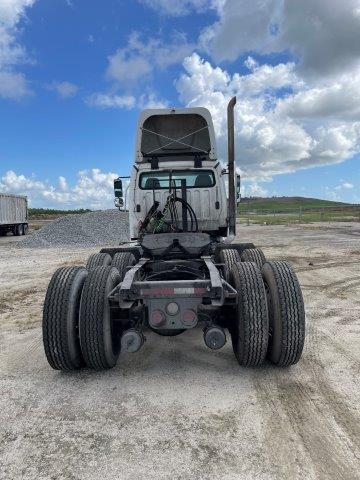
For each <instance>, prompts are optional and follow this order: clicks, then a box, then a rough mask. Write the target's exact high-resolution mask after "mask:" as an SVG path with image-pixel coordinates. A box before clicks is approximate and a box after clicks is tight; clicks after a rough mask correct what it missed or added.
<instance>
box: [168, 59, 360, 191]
mask: <svg viewBox="0 0 360 480" xmlns="http://www.w3.org/2000/svg"><path fill="white" fill-rule="evenodd" d="M246 63H247V66H248V67H250V68H251V72H250V73H249V74H248V75H239V74H235V75H232V76H231V75H229V74H228V73H227V72H226V71H225V70H223V69H221V68H219V67H213V66H212V65H211V64H210V63H209V62H205V61H204V60H202V59H201V58H200V57H199V56H198V55H197V54H193V55H191V56H190V57H188V58H186V59H185V61H184V68H185V71H186V73H185V74H183V75H181V76H180V78H179V79H178V81H177V82H176V87H177V89H178V92H179V94H180V99H181V100H182V101H183V102H184V103H185V104H187V105H188V106H205V107H207V108H209V110H210V111H211V112H212V115H213V120H214V124H215V130H216V133H217V140H218V150H219V155H220V158H221V159H223V160H224V159H225V158H226V142H227V137H226V106H227V102H228V100H229V99H230V98H231V97H232V96H233V95H237V97H238V103H237V106H236V110H235V118H236V151H237V158H238V159H239V166H240V168H241V170H242V173H243V176H244V178H247V179H252V180H254V181H256V182H258V181H263V180H266V179H269V178H271V177H272V176H273V175H276V174H279V173H285V172H294V171H296V170H299V169H304V168H310V167H314V166H319V165H325V164H332V163H340V162H342V161H344V160H345V159H347V158H349V157H351V156H353V155H354V154H355V153H357V152H359V151H360V122H358V121H350V120H347V119H346V118H344V115H343V113H344V112H340V113H339V112H337V111H335V110H336V109H334V112H333V115H331V114H330V112H329V115H328V118H327V119H326V121H322V122H321V123H320V122H316V121H314V119H313V110H312V108H313V103H312V102H310V103H309V105H310V107H309V108H308V109H306V108H304V111H303V114H302V118H301V120H302V121H301V123H300V122H299V121H298V115H295V114H294V112H293V111H291V109H290V106H291V105H292V104H293V103H296V102H300V100H301V99H302V98H303V97H302V95H303V96H304V97H306V95H308V94H309V89H308V87H307V86H306V84H305V83H304V82H303V81H302V80H300V79H299V78H298V76H297V74H296V72H295V66H294V64H293V63H287V64H279V65H276V66H271V65H262V66H258V65H257V64H256V62H254V61H252V60H249V59H248V60H247V61H246ZM284 87H288V88H289V90H290V92H291V91H295V92H294V93H289V94H288V96H287V97H286V99H285V100H281V98H280V99H279V98H278V95H279V92H281V89H282V88H284ZM345 90H346V89H345ZM280 96H281V95H280ZM305 103H306V102H305ZM338 113H339V114H338Z"/></svg>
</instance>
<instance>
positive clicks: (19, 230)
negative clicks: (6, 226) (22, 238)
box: [13, 225, 22, 237]
mask: <svg viewBox="0 0 360 480" xmlns="http://www.w3.org/2000/svg"><path fill="white" fill-rule="evenodd" d="M21 233H22V225H15V226H14V229H13V234H14V236H15V237H18V236H19V235H21Z"/></svg>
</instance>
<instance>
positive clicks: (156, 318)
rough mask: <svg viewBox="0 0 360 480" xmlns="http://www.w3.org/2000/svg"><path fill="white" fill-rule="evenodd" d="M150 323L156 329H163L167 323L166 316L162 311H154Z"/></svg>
mask: <svg viewBox="0 0 360 480" xmlns="http://www.w3.org/2000/svg"><path fill="white" fill-rule="evenodd" d="M150 321H151V324H152V325H154V327H161V326H162V325H164V323H165V321H166V318H165V314H164V313H163V312H162V311H161V310H154V311H153V312H152V314H151V320H150Z"/></svg>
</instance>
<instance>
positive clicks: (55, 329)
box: [43, 99, 305, 370]
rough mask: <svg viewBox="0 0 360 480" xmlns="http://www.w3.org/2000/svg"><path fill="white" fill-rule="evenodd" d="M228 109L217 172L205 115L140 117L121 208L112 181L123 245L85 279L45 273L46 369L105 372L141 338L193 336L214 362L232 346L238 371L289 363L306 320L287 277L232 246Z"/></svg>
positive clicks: (99, 256) (91, 265)
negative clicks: (122, 220)
mask: <svg viewBox="0 0 360 480" xmlns="http://www.w3.org/2000/svg"><path fill="white" fill-rule="evenodd" d="M234 105H235V99H233V100H232V101H231V102H230V103H229V107H228V125H229V161H228V165H227V168H224V165H221V163H220V162H219V160H218V158H217V152H216V147H215V134H214V128H213V124H212V120H211V116H210V113H209V112H208V111H207V110H206V109H204V108H190V109H162V110H145V111H144V112H143V113H142V114H141V116H140V120H139V124H138V127H137V140H136V153H135V163H134V166H133V169H132V174H131V178H130V185H129V187H128V192H129V194H128V198H124V194H123V188H122V182H121V179H117V180H116V181H115V195H116V197H117V204H118V205H119V206H121V205H127V206H128V209H129V221H130V233H131V243H130V244H128V245H123V246H119V247H112V248H103V249H102V250H101V251H100V252H99V253H96V254H93V255H92V256H91V257H90V258H89V260H88V262H87V265H86V267H85V268H83V267H66V268H62V269H59V270H58V271H57V272H55V274H54V277H53V279H52V281H51V282H50V285H49V288H48V292H47V296H46V299H45V305H44V315H43V333H44V335H43V338H44V346H45V352H46V355H47V358H48V361H49V363H50V365H51V366H52V367H53V368H57V369H61V370H74V369H79V368H81V367H82V366H84V365H86V366H88V367H90V368H94V369H100V370H101V369H107V368H112V367H113V366H115V365H116V363H117V359H118V357H119V354H120V351H125V352H137V351H139V350H140V349H141V348H142V347H143V346H144V344H145V339H146V336H147V335H148V333H149V332H150V331H152V332H155V333H156V334H159V335H166V336H175V335H179V334H182V333H183V332H185V331H187V330H190V329H194V328H196V327H201V328H202V329H203V336H204V342H205V344H206V345H207V346H208V347H209V348H211V349H214V350H217V349H219V348H222V347H223V346H224V345H225V344H226V342H227V340H228V338H231V342H232V346H233V351H234V353H235V356H236V359H237V361H238V363H239V365H241V366H258V365H261V364H263V363H264V361H265V360H266V358H268V359H269V360H271V361H272V362H273V363H274V364H275V365H278V366H288V365H292V364H294V363H296V362H297V361H298V360H299V358H300V356H301V352H302V349H303V344H304V338H305V313H304V305H303V299H302V294H301V289H300V286H299V283H298V280H297V278H296V275H295V273H294V271H293V269H292V267H291V266H290V265H289V264H288V263H287V262H269V261H267V260H266V258H265V256H264V254H263V252H262V251H261V250H259V249H256V248H255V246H254V245H253V244H245V243H234V242H233V239H234V236H235V227H236V189H237V188H238V183H237V182H235V161H234V128H233V127H234V122H233V119H234V116H233V109H234ZM226 185H228V195H227V190H226Z"/></svg>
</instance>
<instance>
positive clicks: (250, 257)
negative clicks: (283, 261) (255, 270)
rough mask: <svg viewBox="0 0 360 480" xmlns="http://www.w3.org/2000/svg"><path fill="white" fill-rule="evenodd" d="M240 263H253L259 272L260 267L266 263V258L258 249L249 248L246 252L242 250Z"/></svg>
mask: <svg viewBox="0 0 360 480" xmlns="http://www.w3.org/2000/svg"><path fill="white" fill-rule="evenodd" d="M241 261H242V262H253V263H255V264H256V265H257V266H258V267H259V268H260V270H261V269H262V266H263V265H264V263H265V262H266V258H265V255H264V252H263V251H262V250H261V249H260V248H249V249H248V250H244V251H243V253H242V254H241Z"/></svg>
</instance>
